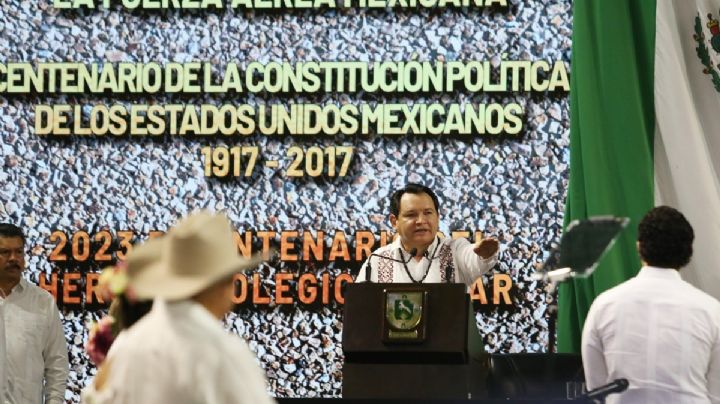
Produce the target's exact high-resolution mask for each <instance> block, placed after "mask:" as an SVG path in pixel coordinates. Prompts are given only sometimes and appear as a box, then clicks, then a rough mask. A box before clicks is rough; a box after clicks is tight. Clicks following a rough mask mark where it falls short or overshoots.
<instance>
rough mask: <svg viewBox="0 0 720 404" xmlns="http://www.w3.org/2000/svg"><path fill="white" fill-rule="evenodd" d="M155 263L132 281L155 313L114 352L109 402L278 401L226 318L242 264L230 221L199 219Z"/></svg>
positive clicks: (179, 228)
mask: <svg viewBox="0 0 720 404" xmlns="http://www.w3.org/2000/svg"><path fill="white" fill-rule="evenodd" d="M159 240H162V243H163V245H162V253H161V258H160V260H159V261H158V263H157V264H156V265H153V266H151V267H150V268H147V269H146V270H144V271H142V272H140V273H138V274H136V276H133V277H131V278H129V279H128V281H129V286H130V287H132V289H133V291H134V293H135V294H136V296H137V298H138V299H148V298H155V301H154V304H153V308H152V310H150V312H149V313H148V314H147V315H146V316H145V317H143V318H142V319H140V321H138V322H137V323H136V324H135V325H134V326H133V327H132V328H130V329H128V330H127V331H126V334H125V336H124V338H123V340H122V344H121V345H120V346H118V347H117V349H115V350H114V352H113V363H112V370H111V372H110V374H109V376H108V377H107V381H106V385H105V388H106V389H108V390H110V391H111V394H110V395H111V397H112V398H111V399H110V400H108V401H106V402H111V403H175V404H182V403H203V404H212V403H272V402H273V400H272V399H271V398H270V397H269V396H268V394H267V386H266V381H265V378H264V375H263V373H262V371H261V369H260V368H259V366H258V365H257V363H256V358H255V356H254V355H253V354H252V352H251V351H250V349H249V348H248V347H247V344H246V343H245V342H244V341H243V340H242V339H241V338H239V337H238V336H236V335H232V334H229V333H227V332H226V331H225V329H224V328H223V326H222V324H221V322H220V320H221V319H222V318H223V317H224V316H225V314H226V313H227V312H229V311H230V310H231V309H232V307H233V304H232V297H233V293H234V275H235V274H236V273H237V272H239V271H243V270H247V269H251V268H253V267H255V266H257V265H258V264H259V263H260V259H259V258H257V257H253V258H251V259H246V258H242V257H240V256H239V255H238V252H237V247H236V245H235V242H234V240H233V235H232V229H231V226H230V222H229V221H228V219H227V218H226V217H225V216H224V215H218V214H211V213H209V212H206V211H201V212H199V213H195V214H193V215H191V216H189V217H187V218H185V219H182V220H181V221H179V222H178V224H177V225H176V226H175V227H174V228H172V229H170V231H168V233H167V234H166V235H165V236H164V237H162V238H161V239H159Z"/></svg>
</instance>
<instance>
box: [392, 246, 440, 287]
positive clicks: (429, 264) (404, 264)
mask: <svg viewBox="0 0 720 404" xmlns="http://www.w3.org/2000/svg"><path fill="white" fill-rule="evenodd" d="M436 240H437V244H435V249H434V250H433V252H432V255H430V258H428V264H427V268H425V275H423V277H422V279H420V280H419V281H416V280H415V278H413V276H412V274H410V269H409V268H408V266H407V262H405V255H404V254H403V252H402V248H398V251H399V252H400V261H402V263H403V267H404V268H405V273H406V274H407V276H408V277H409V278H410V280H411V281H413V283H423V281H425V278H427V276H428V274H429V273H430V266H432V260H434V259H435V253H436V252H437V249H438V247H440V239H437V238H436ZM423 256H424V257H425V258H427V250H425V254H424V255H423ZM412 258H413V257H410V259H412Z"/></svg>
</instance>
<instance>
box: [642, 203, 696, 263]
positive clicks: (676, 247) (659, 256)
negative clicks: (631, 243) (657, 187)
mask: <svg viewBox="0 0 720 404" xmlns="http://www.w3.org/2000/svg"><path fill="white" fill-rule="evenodd" d="M694 239H695V233H694V232H693V228H692V226H690V223H689V222H688V221H687V219H685V216H683V214H682V213H680V212H678V211H677V210H676V209H673V208H671V207H669V206H658V207H656V208H653V209H652V210H651V211H650V212H648V213H647V214H646V215H645V217H643V219H642V220H641V221H640V225H639V226H638V242H639V243H640V248H639V250H640V258H642V259H643V261H645V262H646V263H647V264H648V265H651V266H654V267H660V268H675V269H680V268H681V267H684V266H685V265H687V263H688V262H690V257H692V253H693V249H692V243H693V240H694Z"/></svg>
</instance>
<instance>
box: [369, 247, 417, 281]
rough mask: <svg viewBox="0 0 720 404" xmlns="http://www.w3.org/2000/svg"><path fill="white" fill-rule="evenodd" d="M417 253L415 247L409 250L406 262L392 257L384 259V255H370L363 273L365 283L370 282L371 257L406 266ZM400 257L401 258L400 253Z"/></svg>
mask: <svg viewBox="0 0 720 404" xmlns="http://www.w3.org/2000/svg"><path fill="white" fill-rule="evenodd" d="M417 251H418V249H417V248H415V247H413V248H412V249H411V250H410V256H409V257H408V258H407V260H398V259H395V258H393V257H386V256H384V255H380V254H375V253H372V254H370V256H369V257H368V270H367V271H365V282H370V274H371V273H372V260H370V258H372V257H379V258H383V259H386V260H390V261H393V262H399V263H401V264H407V263H408V262H410V260H411V259H412V258H413V257H414V256H415V255H416V254H417ZM401 256H402V253H401Z"/></svg>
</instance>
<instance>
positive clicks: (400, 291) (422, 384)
mask: <svg viewBox="0 0 720 404" xmlns="http://www.w3.org/2000/svg"><path fill="white" fill-rule="evenodd" d="M465 289H466V288H465V285H464V284H446V283H442V284H440V283H436V284H433V283H428V284H398V283H395V284H387V283H356V284H349V285H348V286H347V289H346V291H345V318H344V325H343V339H342V342H343V352H344V354H345V362H344V365H343V398H360V399H380V398H387V399H391V398H392V399H401V398H407V399H423V398H425V399H467V398H483V397H486V396H487V389H486V379H487V372H488V356H487V355H486V354H484V353H483V349H482V339H481V338H480V335H479V334H478V331H477V326H476V324H475V317H474V311H473V310H472V307H471V305H470V298H469V296H468V295H467V293H466V290H465Z"/></svg>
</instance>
